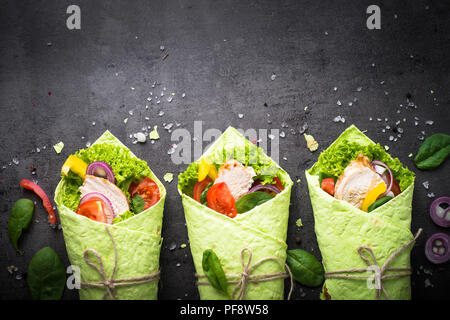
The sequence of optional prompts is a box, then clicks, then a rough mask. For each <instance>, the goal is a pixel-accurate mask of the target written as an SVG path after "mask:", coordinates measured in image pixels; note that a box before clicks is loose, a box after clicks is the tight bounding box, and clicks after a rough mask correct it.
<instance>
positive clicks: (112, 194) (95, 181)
mask: <svg viewBox="0 0 450 320" xmlns="http://www.w3.org/2000/svg"><path fill="white" fill-rule="evenodd" d="M80 192H81V197H83V196H85V195H86V194H88V193H91V192H98V193H101V194H102V195H104V196H105V197H106V198H108V199H109V201H110V202H111V204H112V207H113V209H114V218H116V217H118V216H119V215H121V214H122V213H124V212H125V211H127V210H130V206H129V205H128V200H127V197H126V196H125V194H124V193H123V192H122V190H120V189H119V188H118V187H117V186H116V185H115V184H113V183H111V182H109V181H108V180H106V179H103V178H99V177H96V176H91V175H86V177H85V179H84V183H83V185H82V186H81V187H80Z"/></svg>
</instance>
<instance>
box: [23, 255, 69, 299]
mask: <svg viewBox="0 0 450 320" xmlns="http://www.w3.org/2000/svg"><path fill="white" fill-rule="evenodd" d="M27 282H28V287H29V289H30V294H31V298H32V299H33V300H59V299H61V296H62V294H63V291H64V287H65V285H66V270H65V268H64V265H63V263H62V261H61V259H60V258H59V256H58V254H57V253H56V252H55V250H53V249H52V248H50V247H44V248H42V249H41V250H39V251H38V252H36V254H35V255H34V257H33V259H31V261H30V264H29V266H28V273H27Z"/></svg>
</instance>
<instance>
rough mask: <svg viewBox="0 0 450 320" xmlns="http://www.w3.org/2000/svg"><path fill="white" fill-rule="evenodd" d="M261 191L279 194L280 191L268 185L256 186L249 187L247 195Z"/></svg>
mask: <svg viewBox="0 0 450 320" xmlns="http://www.w3.org/2000/svg"><path fill="white" fill-rule="evenodd" d="M261 189H266V190H269V191H272V192H275V193H280V192H281V191H280V189H278V188H277V187H276V186H275V185H273V184H269V183H268V184H257V185H256V186H253V187H251V188H250V190H248V192H247V194H248V193H252V192H255V191H258V190H261Z"/></svg>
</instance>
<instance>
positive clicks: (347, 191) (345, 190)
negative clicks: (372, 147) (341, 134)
mask: <svg viewBox="0 0 450 320" xmlns="http://www.w3.org/2000/svg"><path fill="white" fill-rule="evenodd" d="M379 183H384V181H383V179H382V178H381V177H380V175H379V174H378V173H376V172H375V170H374V168H373V166H372V164H371V162H370V160H369V158H367V157H366V156H364V155H363V154H362V152H361V153H360V154H359V155H358V157H357V158H356V160H353V161H352V162H350V164H349V165H348V166H347V168H345V170H344V173H343V174H342V175H341V176H340V177H339V179H338V180H337V182H336V187H335V193H334V197H335V198H336V199H340V200H345V201H347V202H349V203H350V204H351V205H353V206H355V207H357V208H359V209H361V207H362V204H363V201H364V199H365V198H366V196H367V194H368V193H369V191H370V190H372V189H373V188H375V187H376V186H377V185H378V184H379Z"/></svg>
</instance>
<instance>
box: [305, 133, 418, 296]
mask: <svg viewBox="0 0 450 320" xmlns="http://www.w3.org/2000/svg"><path fill="white" fill-rule="evenodd" d="M346 141H354V142H356V143H358V144H359V145H360V146H367V145H375V143H374V142H373V141H372V140H370V139H369V138H368V137H367V136H366V135H364V134H363V133H362V132H361V131H359V130H358V129H357V128H356V127H355V126H353V125H352V126H350V127H349V128H348V129H347V130H345V131H344V132H343V133H342V134H341V136H339V138H338V139H337V140H336V141H335V142H334V143H333V144H332V145H331V146H330V147H329V148H331V147H336V146H339V145H340V144H344V143H346ZM389 159H391V160H392V158H391V157H390V156H389ZM351 160H353V159H351ZM317 166H318V163H316V164H315V165H314V166H313V167H312V168H311V169H309V170H307V171H306V172H305V174H306V179H307V181H308V188H309V195H310V198H311V204H312V207H313V211H314V222H315V233H316V236H317V242H318V244H319V248H320V252H321V254H322V260H323V261H322V263H323V265H324V268H325V271H326V272H331V271H337V270H343V269H351V268H367V267H368V265H367V263H366V262H364V261H363V260H362V259H361V257H360V256H359V254H358V248H359V247H360V246H368V247H370V248H371V249H372V250H373V252H374V254H375V257H376V259H377V262H378V265H379V266H380V267H381V266H382V264H383V263H384V262H385V261H386V260H387V259H388V257H389V256H390V255H391V254H392V253H393V252H394V251H396V250H397V249H398V248H400V247H401V246H402V245H403V244H405V243H408V242H409V241H410V240H411V239H412V238H413V235H412V233H411V231H410V227H411V210H412V197H413V190H414V178H412V183H411V184H410V185H409V186H408V187H407V188H406V189H405V190H403V192H402V193H401V194H400V195H398V196H397V197H395V198H394V199H392V200H391V201H389V202H387V203H386V204H384V205H382V206H380V207H378V208H376V209H375V210H373V211H371V212H370V213H367V212H364V211H362V210H359V209H358V208H355V207H353V206H352V205H351V204H349V203H347V202H345V201H342V200H337V199H335V198H334V197H332V196H331V195H329V194H328V193H326V192H325V191H323V190H322V189H321V188H320V185H319V177H318V173H319V168H318V167H317ZM405 170H407V169H405ZM412 176H413V175H412ZM411 247H412V245H411V246H409V247H407V248H406V249H405V250H404V251H402V252H401V253H400V254H399V255H398V256H397V257H395V259H394V260H393V261H392V263H391V264H390V265H389V267H400V268H409V267H410V252H411ZM388 273H389V272H388ZM356 274H357V275H372V274H373V272H369V271H368V272H359V273H356ZM383 286H384V288H385V289H386V291H387V292H388V294H389V295H390V298H391V299H402V300H406V299H410V298H411V281H410V277H409V276H405V277H395V278H388V279H385V280H383ZM375 297H376V292H375V290H374V289H373V286H372V288H371V286H368V285H367V280H366V279H326V281H325V284H324V291H323V292H322V298H331V299H332V300H344V299H350V300H355V299H358V300H359V299H375ZM381 298H382V299H386V296H385V295H383V294H382V295H381Z"/></svg>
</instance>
